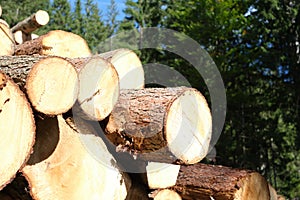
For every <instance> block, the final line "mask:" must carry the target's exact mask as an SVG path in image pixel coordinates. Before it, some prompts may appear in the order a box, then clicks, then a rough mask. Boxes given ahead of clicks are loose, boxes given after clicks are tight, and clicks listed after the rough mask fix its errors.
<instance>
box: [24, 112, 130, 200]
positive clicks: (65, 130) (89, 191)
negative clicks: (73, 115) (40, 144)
mask: <svg viewBox="0 0 300 200" xmlns="http://www.w3.org/2000/svg"><path fill="white" fill-rule="evenodd" d="M57 122H58V123H57V124H58V128H55V129H58V130H59V141H58V144H57V146H56V148H55V150H54V152H53V153H52V154H51V155H50V156H49V157H48V158H47V159H45V160H42V161H41V162H39V163H35V164H34V165H27V166H25V167H24V168H23V169H22V173H23V175H24V176H25V178H26V179H27V181H28V183H29V186H30V193H31V195H32V197H33V199H36V200H52V199H72V200H81V199H125V197H126V195H127V186H128V185H127V184H129V186H128V187H130V180H129V179H125V176H122V174H121V173H120V172H119V171H118V169H117V168H116V166H112V165H111V166H107V165H104V164H103V163H101V162H99V159H102V160H103V159H105V160H108V161H112V162H113V160H114V158H113V157H112V155H111V154H110V153H109V152H108V150H107V149H106V146H105V144H104V143H103V141H102V140H101V139H100V138H99V137H96V136H95V135H93V134H92V132H93V131H92V130H90V129H89V128H88V126H84V127H83V126H81V127H80V131H79V132H77V131H76V130H75V129H76V128H77V127H76V126H74V127H71V126H70V125H69V124H68V123H67V122H66V120H65V119H64V118H63V117H62V116H60V115H59V116H57ZM80 125H82V124H80ZM85 145H87V146H85ZM93 153H95V154H93ZM106 163H107V164H109V163H111V162H106Z"/></svg>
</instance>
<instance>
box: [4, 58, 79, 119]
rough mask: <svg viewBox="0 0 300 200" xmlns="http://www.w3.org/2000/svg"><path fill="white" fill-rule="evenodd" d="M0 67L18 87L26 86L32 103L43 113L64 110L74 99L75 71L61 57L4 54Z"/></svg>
mask: <svg viewBox="0 0 300 200" xmlns="http://www.w3.org/2000/svg"><path fill="white" fill-rule="evenodd" d="M0 61H1V62H0V67H1V69H2V70H3V72H4V73H6V74H7V75H8V76H10V77H11V78H12V79H13V80H14V81H15V82H16V83H18V84H19V86H20V87H21V88H23V89H24V88H26V92H27V95H28V98H29V100H30V102H31V104H32V106H33V107H34V108H35V109H36V110H37V111H39V112H41V113H44V114H47V115H57V114H61V113H64V112H67V111H68V110H70V109H71V107H72V106H73V105H74V103H75V101H76V97H77V94H78V75H77V71H76V69H75V66H74V65H73V64H72V63H70V62H69V61H67V60H66V59H64V58H60V57H51V56H48V57H45V56H4V57H0Z"/></svg>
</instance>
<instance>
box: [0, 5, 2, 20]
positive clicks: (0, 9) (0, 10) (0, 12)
mask: <svg viewBox="0 0 300 200" xmlns="http://www.w3.org/2000/svg"><path fill="white" fill-rule="evenodd" d="M1 15H2V7H1V6H0V17H1Z"/></svg>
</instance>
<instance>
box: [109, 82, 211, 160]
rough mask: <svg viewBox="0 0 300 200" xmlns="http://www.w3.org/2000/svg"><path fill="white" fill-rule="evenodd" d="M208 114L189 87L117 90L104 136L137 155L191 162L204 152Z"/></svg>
mask: <svg viewBox="0 0 300 200" xmlns="http://www.w3.org/2000/svg"><path fill="white" fill-rule="evenodd" d="M211 129H212V121H211V114H210V110H209V108H208V105H207V103H206V100H205V98H204V97H203V96H202V95H201V93H200V92H199V91H197V90H195V89H193V88H187V87H177V88H145V89H137V90H121V92H120V97H119V100H118V102H117V104H116V106H115V107H114V109H113V111H112V113H111V115H110V116H109V119H108V124H107V126H106V133H107V137H108V138H109V139H110V141H112V143H113V144H115V145H116V146H117V149H119V151H121V152H123V151H128V152H131V153H132V155H133V156H137V158H141V159H145V160H149V161H156V162H165V163H175V162H176V163H185V164H194V163H197V162H199V161H200V160H202V159H203V158H204V157H205V156H206V154H207V151H208V146H209V141H210V138H211Z"/></svg>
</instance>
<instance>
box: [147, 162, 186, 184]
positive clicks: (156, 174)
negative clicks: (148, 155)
mask: <svg viewBox="0 0 300 200" xmlns="http://www.w3.org/2000/svg"><path fill="white" fill-rule="evenodd" d="M179 169H180V165H173V164H167V163H156V162H148V165H147V167H146V170H147V182H148V187H149V188H150V189H159V188H161V189H162V188H167V187H171V186H174V185H175V184H176V180H177V177H178V173H179Z"/></svg>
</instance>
